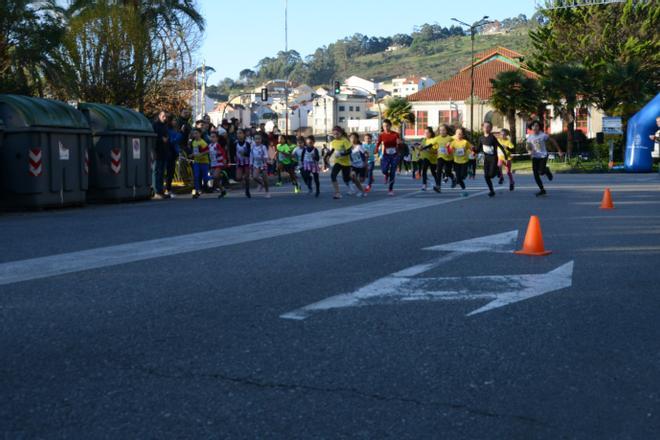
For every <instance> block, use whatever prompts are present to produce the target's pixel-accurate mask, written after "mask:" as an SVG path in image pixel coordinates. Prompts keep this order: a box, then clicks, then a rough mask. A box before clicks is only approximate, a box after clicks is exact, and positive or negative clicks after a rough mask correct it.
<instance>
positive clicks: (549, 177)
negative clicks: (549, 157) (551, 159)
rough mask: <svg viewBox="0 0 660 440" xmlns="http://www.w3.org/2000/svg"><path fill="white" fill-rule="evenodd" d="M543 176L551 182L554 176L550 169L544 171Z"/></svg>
mask: <svg viewBox="0 0 660 440" xmlns="http://www.w3.org/2000/svg"><path fill="white" fill-rule="evenodd" d="M545 174H546V176H548V180H549V181H551V182H552V179H553V178H554V176H553V175H552V171H550V168H546V169H545Z"/></svg>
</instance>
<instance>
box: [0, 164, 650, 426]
mask: <svg viewBox="0 0 660 440" xmlns="http://www.w3.org/2000/svg"><path fill="white" fill-rule="evenodd" d="M517 180H518V187H517V189H516V191H514V192H509V191H508V190H507V188H502V189H501V190H500V191H498V194H497V196H496V197H495V198H494V199H489V198H488V197H486V196H485V195H483V194H479V193H480V192H482V191H483V190H484V189H485V186H484V184H483V181H482V179H481V177H480V176H477V180H475V181H469V182H468V186H469V192H470V194H474V196H473V197H468V198H463V197H461V194H460V192H459V191H457V190H453V191H452V190H449V189H447V190H446V191H444V192H443V193H442V194H441V195H438V194H435V193H433V192H427V193H422V192H420V191H418V189H419V183H418V182H413V181H411V180H410V178H409V177H405V176H404V177H402V178H401V179H400V180H399V189H398V191H397V196H396V197H395V199H396V198H400V197H405V198H408V199H412V200H420V201H425V200H427V199H429V198H436V199H441V200H445V199H446V200H447V203H444V202H443V203H442V204H437V205H434V206H430V207H424V208H419V209H410V210H408V211H405V212H399V213H396V214H391V215H385V216H379V217H376V218H369V219H365V220H359V219H356V220H355V221H351V222H350V223H346V224H338V225H335V226H332V225H331V226H325V227H322V228H319V229H312V230H306V231H305V232H299V233H294V234H287V235H282V236H277V237H274V238H268V239H264V240H254V241H247V242H244V243H240V244H236V245H231V246H224V247H219V248H214V249H206V250H202V251H198V252H189V253H185V254H177V255H165V256H162V257H159V258H152V259H147V260H143V261H138V262H133V263H130V264H123V265H114V266H108V267H103V268H99V269H93V270H85V271H79V272H75V273H71V274H65V275H60V276H54V277H48V278H42V279H34V280H30V281H24V282H19V283H13V284H7V285H0V322H1V323H2V324H1V325H2V338H1V339H0V359H1V362H0V396H1V399H0V437H2V436H3V437H2V438H7V439H14V438H18V439H21V438H85V439H90V438H113V439H114V438H122V439H123V438H159V439H160V438H286V439H291V438H397V439H402V438H471V439H473V438H488V439H493V438H514V439H518V438H522V439H530V438H548V439H557V438H585V439H593V438H599V439H610V438H612V439H625V438H630V439H647V438H648V439H650V438H658V436H659V435H660V343H659V341H660V325H659V324H658V322H659V321H658V310H660V275H659V269H660V178H659V176H657V175H609V176H608V175H558V176H557V178H556V179H555V181H554V182H551V183H549V184H548V186H547V189H548V196H547V197H544V198H535V197H534V195H533V192H534V191H535V186H534V184H533V181H532V179H531V176H517ZM605 187H610V188H611V189H612V194H613V198H614V203H615V205H616V209H615V210H613V211H603V210H600V209H598V206H599V203H600V199H601V196H602V191H603V189H604V188H605ZM386 200H389V199H388V198H387V197H386V194H385V192H384V188H383V187H382V185H381V184H379V185H377V187H376V190H375V191H374V192H373V193H371V194H370V195H369V197H367V198H366V199H358V198H355V197H345V198H343V199H342V200H339V201H335V200H332V199H331V193H330V190H329V182H328V181H327V178H325V179H324V180H323V181H322V196H321V197H320V198H319V199H315V198H314V197H310V196H308V195H307V194H298V195H294V194H293V193H292V192H291V188H290V187H284V188H279V189H277V190H276V193H275V194H274V196H273V198H272V199H270V200H266V199H264V198H263V197H262V195H261V194H259V193H254V197H253V198H252V199H250V200H247V199H245V198H244V197H242V195H241V194H240V193H232V194H230V196H229V197H228V198H226V199H223V200H217V199H216V198H215V197H213V196H204V197H203V198H201V199H199V200H191V199H189V198H187V197H179V198H177V199H176V200H171V201H163V202H144V203H132V204H122V205H94V206H88V207H85V208H75V209H65V210H58V211H45V212H38V213H4V214H0V243H1V244H2V247H1V248H2V252H1V253H0V266H2V264H3V263H10V262H14V261H19V260H26V259H32V258H36V257H45V256H50V255H57V254H63V253H70V252H76V251H81V250H89V249H96V248H102V247H106V246H112V245H117V244H130V243H135V242H141V241H146V240H153V239H158V238H164V237H176V236H179V235H184V234H190V233H196V232H204V231H214V230H218V232H217V233H218V234H223V233H225V232H223V229H225V228H230V227H237V226H241V225H249V224H252V223H258V222H264V221H267V220H278V221H281V222H282V224H285V223H287V222H291V221H296V217H295V216H300V215H303V214H313V213H317V214H318V216H319V218H322V217H323V216H324V211H327V210H331V209H337V208H344V207H347V208H348V207H353V206H359V205H367V206H376V204H378V203H381V202H383V201H385V202H384V203H387V202H386ZM450 200H451V201H450ZM369 204H374V205H369ZM532 214H535V215H538V216H539V217H540V219H541V224H542V226H543V235H544V239H545V244H546V247H547V248H549V249H551V250H553V253H552V254H551V255H550V256H547V257H543V258H534V257H525V256H519V255H514V254H494V253H488V252H482V253H474V254H469V255H464V256H460V257H459V258H457V259H455V260H453V261H450V262H448V263H446V264H444V265H442V266H441V267H438V268H435V269H433V271H432V273H430V274H428V276H456V277H462V276H475V275H507V274H536V273H539V274H540V273H545V272H548V271H550V270H552V269H554V268H556V267H558V266H560V265H562V264H564V263H566V262H568V261H574V264H575V266H574V267H575V269H574V273H573V285H572V287H570V288H566V289H562V290H560V291H556V292H551V293H548V294H545V295H542V296H538V297H536V298H532V299H529V300H526V301H522V302H518V303H515V304H511V305H509V306H507V307H503V308H499V309H496V310H492V311H489V312H486V313H483V314H479V315H475V316H471V317H467V316H466V314H467V313H469V312H470V311H472V310H474V309H476V308H477V307H480V306H482V305H483V304H485V303H486V302H487V301H484V300H466V301H440V302H426V301H416V302H410V303H393V304H377V305H372V306H368V307H357V308H342V309H337V310H329V311H324V312H321V313H318V314H315V315H313V316H311V317H309V318H308V319H306V320H304V321H295V320H287V319H282V318H280V315H281V314H283V313H286V312H288V311H291V310H295V309H297V308H299V307H302V306H305V305H307V304H310V303H314V302H316V301H320V300H322V299H324V298H327V297H330V296H333V295H337V294H340V293H346V292H353V291H355V290H357V289H359V288H360V287H362V286H364V285H366V284H368V283H371V282H373V281H375V280H378V279H380V278H382V277H385V276H387V275H389V274H391V273H393V272H396V271H399V270H402V269H405V268H407V267H410V266H413V265H417V264H422V263H424V262H426V261H428V260H429V258H431V257H432V256H433V255H432V253H429V251H423V250H421V249H422V248H424V247H428V246H433V245H438V244H444V243H450V242H454V241H458V240H467V239H472V238H476V237H481V236H484V235H489V234H497V233H502V232H507V231H511V230H514V229H518V230H519V231H520V236H519V239H518V245H520V244H521V243H522V239H523V235H524V231H525V228H526V226H527V222H528V220H529V217H530V215H532ZM291 217H293V219H291ZM298 221H299V220H298ZM26 264H30V263H29V262H26ZM35 270H37V271H38V270H39V269H38V267H36V268H35Z"/></svg>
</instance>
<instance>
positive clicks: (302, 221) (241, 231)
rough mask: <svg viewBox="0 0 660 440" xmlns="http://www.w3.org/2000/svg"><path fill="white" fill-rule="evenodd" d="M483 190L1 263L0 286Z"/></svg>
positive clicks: (304, 228)
mask: <svg viewBox="0 0 660 440" xmlns="http://www.w3.org/2000/svg"><path fill="white" fill-rule="evenodd" d="M484 194H485V192H483V191H482V192H478V193H474V194H470V195H468V196H466V197H457V198H451V199H445V198H434V199H430V198H429V199H426V198H415V197H407V196H409V194H407V195H406V196H401V197H395V198H389V199H385V200H380V201H377V202H371V203H364V204H360V205H356V206H350V207H345V208H336V209H330V210H327V211H316V212H312V213H310V214H303V215H297V216H292V217H285V218H278V219H274V220H268V221H265V222H259V223H251V224H247V225H240V226H233V227H229V228H223V229H216V230H213V231H205V232H198V233H194V234H186V235H179V236H175V237H166V238H159V239H155V240H146V241H139V242H134V243H126V244H121V245H116V246H107V247H101V248H96V249H89V250H85V251H79V252H70V253H65V254H58V255H51V256H47V257H39V258H32V259H28V260H20V261H12V262H9V263H2V264H0V286H1V285H7V284H14V283H19V282H22V281H30V280H36V279H41V278H48V277H53V276H58V275H64V274H68V273H75V272H81V271H84V270H90V269H99V268H103V267H110V266H116V265H120V264H126V263H133V262H136V261H144V260H149V259H153V258H160V257H166V256H171V255H179V254H184V253H188V252H195V251H201V250H206V249H214V248H220V247H225V246H232V245H235V244H241V243H248V242H253V241H257V240H263V239H267V238H273V237H279V236H282V235H288V234H294V233H298V232H305V231H312V230H316V229H321V228H327V227H329V226H337V225H343V224H346V223H352V222H356V221H360V220H367V219H371V218H375V217H381V216H385V215H389V214H396V213H401V212H406V211H412V210H415V209H422V208H430V207H433V206H438V205H444V204H447V203H453V202H459V201H461V200H466V199H470V198H473V197H479V196H482V195H484Z"/></svg>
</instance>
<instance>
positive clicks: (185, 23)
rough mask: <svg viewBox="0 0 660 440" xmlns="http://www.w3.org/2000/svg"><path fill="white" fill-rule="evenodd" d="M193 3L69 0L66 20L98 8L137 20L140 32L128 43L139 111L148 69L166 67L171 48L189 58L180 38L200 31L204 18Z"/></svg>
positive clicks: (181, 0) (148, 78)
mask: <svg viewBox="0 0 660 440" xmlns="http://www.w3.org/2000/svg"><path fill="white" fill-rule="evenodd" d="M195 3H196V2H195V1H194V0H73V1H72V2H71V4H70V6H69V8H68V17H69V19H73V18H75V17H77V16H81V15H84V14H94V11H96V10H98V8H99V7H101V9H103V8H104V7H106V8H107V7H110V8H113V7H120V8H122V9H123V10H124V12H125V13H126V14H127V15H126V17H127V18H128V19H131V20H132V19H134V18H139V20H140V24H141V28H142V29H143V33H142V36H141V37H138V38H135V37H134V38H132V41H131V44H133V46H134V48H135V49H134V50H135V56H134V66H133V68H134V71H135V94H136V96H137V97H138V102H137V107H138V108H139V109H140V110H142V109H143V107H144V96H145V94H146V93H147V88H148V85H149V83H150V82H151V81H152V80H153V78H152V77H151V73H150V70H152V67H153V66H154V65H159V66H160V65H164V66H166V65H167V64H168V62H169V61H170V58H171V52H172V50H173V49H175V50H176V51H178V52H179V56H181V57H183V56H188V57H189V54H190V52H191V50H190V48H189V46H188V41H187V38H185V37H184V38H180V36H181V35H185V34H186V32H189V31H190V27H195V28H197V30H199V31H203V30H204V25H205V23H204V18H203V17H202V15H201V14H200V13H199V11H198V10H197V9H196V7H195ZM174 40H177V42H176V43H175V42H173V41H174ZM173 46H174V48H173Z"/></svg>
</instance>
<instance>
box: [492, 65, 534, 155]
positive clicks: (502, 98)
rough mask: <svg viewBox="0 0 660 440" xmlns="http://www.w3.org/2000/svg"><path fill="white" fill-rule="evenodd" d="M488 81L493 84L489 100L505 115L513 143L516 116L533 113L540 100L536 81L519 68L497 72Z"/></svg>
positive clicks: (514, 139) (514, 140)
mask: <svg viewBox="0 0 660 440" xmlns="http://www.w3.org/2000/svg"><path fill="white" fill-rule="evenodd" d="M490 82H491V84H492V85H493V94H492V96H491V98H490V102H491V104H492V105H493V107H495V109H496V110H497V111H499V112H500V113H502V114H503V115H504V116H505V117H506V119H507V122H508V123H509V129H510V130H511V141H512V142H513V143H514V144H515V142H516V116H517V115H528V114H530V113H534V112H535V111H537V109H538V107H539V103H540V102H541V93H540V86H539V84H538V81H537V80H536V79H534V78H530V77H528V76H527V75H525V74H524V73H523V72H522V71H521V70H511V71H506V72H501V73H499V74H498V75H497V76H496V77H495V79H491V80H490Z"/></svg>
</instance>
